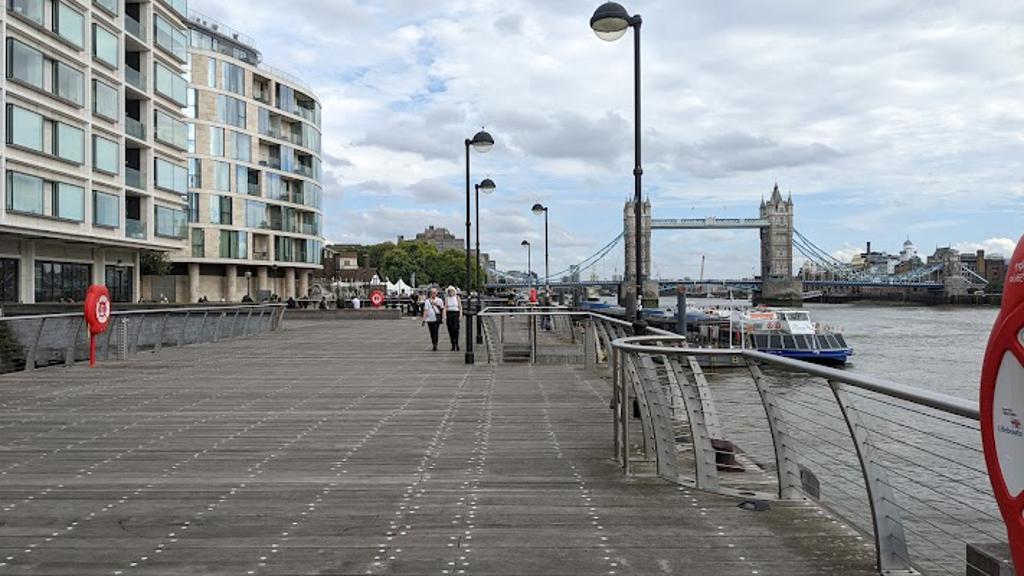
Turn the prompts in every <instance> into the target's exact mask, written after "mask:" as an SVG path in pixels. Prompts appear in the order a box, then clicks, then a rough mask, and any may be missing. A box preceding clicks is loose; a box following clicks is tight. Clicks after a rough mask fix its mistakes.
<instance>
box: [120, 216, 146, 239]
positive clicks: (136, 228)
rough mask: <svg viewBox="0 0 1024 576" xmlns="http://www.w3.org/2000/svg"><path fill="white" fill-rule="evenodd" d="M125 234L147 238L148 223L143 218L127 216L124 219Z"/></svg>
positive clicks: (137, 237) (131, 236)
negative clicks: (135, 218) (137, 218)
mask: <svg viewBox="0 0 1024 576" xmlns="http://www.w3.org/2000/svg"><path fill="white" fill-rule="evenodd" d="M124 235H125V236H127V237H128V238H135V239H136V240H145V239H146V223H145V222H143V221H142V220H132V219H130V218H126V219H125V221H124Z"/></svg>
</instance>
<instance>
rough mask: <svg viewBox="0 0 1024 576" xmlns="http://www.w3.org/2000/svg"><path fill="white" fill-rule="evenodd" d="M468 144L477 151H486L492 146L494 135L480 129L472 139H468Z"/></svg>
mask: <svg viewBox="0 0 1024 576" xmlns="http://www.w3.org/2000/svg"><path fill="white" fill-rule="evenodd" d="M469 145H470V146H472V147H473V149H474V150H476V151H477V152H481V153H482V152H488V151H490V149H491V148H493V147H494V137H493V136H491V135H490V134H488V133H487V131H485V130H481V131H479V132H477V133H476V134H475V135H474V136H473V139H472V140H470V141H469Z"/></svg>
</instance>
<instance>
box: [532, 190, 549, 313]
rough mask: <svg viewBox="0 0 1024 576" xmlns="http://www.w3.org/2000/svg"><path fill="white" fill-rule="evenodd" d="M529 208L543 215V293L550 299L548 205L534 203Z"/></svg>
mask: <svg viewBox="0 0 1024 576" xmlns="http://www.w3.org/2000/svg"><path fill="white" fill-rule="evenodd" d="M531 210H532V211H533V213H534V214H536V215H538V216H540V215H541V214H543V215H544V295H545V296H547V298H548V299H549V300H550V298H551V284H550V283H551V278H550V276H551V271H550V270H549V269H548V207H547V206H544V205H542V204H534V205H533V208H531ZM549 303H550V302H549Z"/></svg>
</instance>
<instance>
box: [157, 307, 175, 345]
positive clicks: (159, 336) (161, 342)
mask: <svg viewBox="0 0 1024 576" xmlns="http://www.w3.org/2000/svg"><path fill="white" fill-rule="evenodd" d="M170 317H171V311H170V310H167V311H166V312H164V317H163V318H162V319H161V320H160V329H159V330H160V333H159V334H157V335H156V345H155V346H153V352H159V351H160V349H161V348H163V347H164V332H165V331H166V330H167V320H169V319H170Z"/></svg>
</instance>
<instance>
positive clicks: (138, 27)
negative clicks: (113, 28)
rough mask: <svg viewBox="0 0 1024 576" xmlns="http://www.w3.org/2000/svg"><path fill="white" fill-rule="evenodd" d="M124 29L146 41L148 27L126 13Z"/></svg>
mask: <svg viewBox="0 0 1024 576" xmlns="http://www.w3.org/2000/svg"><path fill="white" fill-rule="evenodd" d="M124 30H125V32H128V33H129V34H131V35H132V36H135V37H136V38H138V39H139V40H142V41H143V42H145V41H146V29H145V28H144V27H143V26H142V23H140V22H139V21H138V20H136V19H135V18H132V17H131V16H129V15H128V14H125V15H124Z"/></svg>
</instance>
